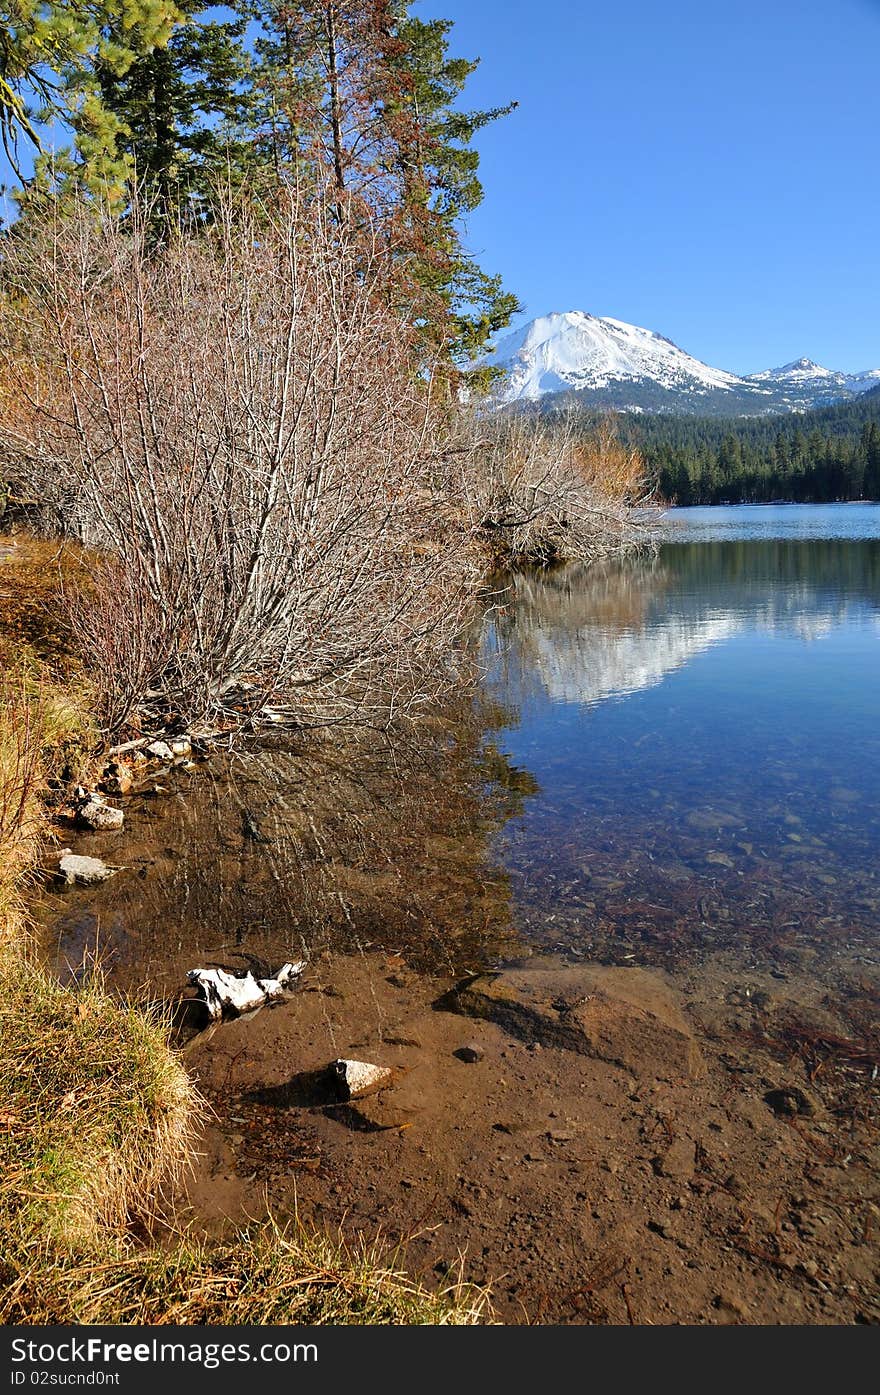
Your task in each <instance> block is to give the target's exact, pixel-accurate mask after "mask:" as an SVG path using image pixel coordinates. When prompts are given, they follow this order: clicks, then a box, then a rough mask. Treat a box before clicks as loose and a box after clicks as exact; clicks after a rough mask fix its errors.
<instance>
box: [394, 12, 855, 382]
mask: <svg viewBox="0 0 880 1395" xmlns="http://www.w3.org/2000/svg"><path fill="white" fill-rule="evenodd" d="M416 13H419V14H421V15H422V16H423V17H426V18H427V17H429V16H434V15H437V16H444V17H447V18H449V19H452V20H453V21H454V26H455V27H454V30H453V34H452V44H451V47H452V49H453V51H454V52H456V53H458V54H461V55H462V56H466V57H474V56H477V55H479V56H480V57H481V58H482V62H481V64H480V67H479V69H478V70H477V72H476V73H475V74H474V76H473V77H472V78H471V79H470V82H469V84H468V89H467V94H468V97H469V103H468V104H469V105H473V106H484V105H485V106H490V105H496V104H499V103H502V102H505V101H508V100H511V99H513V98H516V99H517V100H518V101H519V103H520V106H519V108H518V110H517V111H515V112H513V113H512V114H511V115H510V116H508V117H507V118H506V119H505V120H504V121H503V122H499V123H497V124H496V125H495V126H494V127H491V128H489V129H487V130H486V131H484V132H483V133H482V135H481V136H480V137H479V145H480V150H481V154H482V159H481V165H480V169H481V175H482V177H483V183H484V186H485V193H486V197H485V201H484V203H483V205H482V206H481V208H480V209H478V210H477V212H476V213H475V214H474V215H473V216H472V218H471V221H470V226H469V236H468V242H469V245H470V247H471V248H472V249H473V250H475V251H477V252H478V253H479V255H480V258H481V260H482V262H483V264H484V265H485V266H486V268H487V270H496V271H500V272H502V273H503V275H504V278H505V281H506V282H507V283H508V284H509V285H510V287H511V288H512V289H513V290H515V291H516V292H517V293H518V294H519V296H520V298H521V299H522V300H523V301H524V302H525V305H526V309H527V312H528V316H529V318H531V317H532V316H534V315H538V314H542V313H545V312H547V311H549V310H567V309H583V310H589V311H591V312H592V313H594V314H599V315H611V316H614V317H616V318H618V319H623V320H630V321H633V322H634V323H636V324H641V325H646V326H647V327H648V328H650V329H655V330H658V331H659V332H660V333H662V334H665V335H667V336H668V337H669V338H670V339H674V340H675V341H676V343H678V344H680V345H681V347H682V348H684V349H686V350H687V351H688V352H689V353H693V354H695V355H696V356H697V357H698V358H702V359H704V360H706V361H707V362H709V363H712V364H714V365H716V366H719V367H722V368H727V369H730V370H732V371H734V372H752V371H755V370H758V369H761V368H769V367H774V366H776V365H778V364H781V363H784V362H787V361H789V360H791V359H793V358H798V357H800V356H801V355H802V354H805V355H807V356H808V357H809V358H813V359H815V360H816V361H817V362H819V363H824V364H826V365H827V366H829V367H832V368H843V369H846V370H850V371H856V370H859V369H863V368H869V367H872V368H873V367H880V0H728V3H721V0H580V3H579V2H578V0H422V3H421V4H420V5H419V7H418V9H417V11H416Z"/></svg>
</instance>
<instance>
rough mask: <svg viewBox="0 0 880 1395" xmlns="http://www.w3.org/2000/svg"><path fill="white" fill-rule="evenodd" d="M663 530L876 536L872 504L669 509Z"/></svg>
mask: <svg viewBox="0 0 880 1395" xmlns="http://www.w3.org/2000/svg"><path fill="white" fill-rule="evenodd" d="M663 530H664V533H665V534H666V535H667V536H668V537H669V538H670V540H674V539H676V538H678V537H679V535H681V536H682V537H683V538H684V539H686V541H688V542H723V541H726V540H731V541H736V540H743V539H762V538H764V539H767V540H772V539H785V538H791V539H796V538H817V539H831V538H840V539H848V540H850V541H856V540H858V539H869V538H880V509H878V508H877V506H876V505H875V504H738V505H737V506H736V507H735V508H726V507H717V508H705V507H702V508H693V509H670V510H669V512H668V513H667V514H666V515H665V516H664V520H663Z"/></svg>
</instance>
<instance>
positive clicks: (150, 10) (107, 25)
mask: <svg viewBox="0 0 880 1395" xmlns="http://www.w3.org/2000/svg"><path fill="white" fill-rule="evenodd" d="M179 18H180V11H179V9H178V7H177V5H176V4H175V3H174V0H7V3H6V4H4V5H3V6H2V9H0V139H2V142H3V146H4V149H5V151H6V154H7V157H8V159H9V161H10V164H11V165H12V168H13V170H15V172H16V173H18V174H20V171H19V149H18V142H19V137H20V136H21V135H24V136H26V137H27V139H28V140H29V141H30V143H31V144H32V146H33V147H34V148H35V149H36V150H39V149H40V140H39V136H38V134H37V129H36V128H37V126H38V125H39V123H40V122H41V121H50V120H53V119H56V118H60V119H61V121H62V122H64V123H66V124H67V125H68V126H70V127H72V129H73V130H74V131H75V133H76V136H77V143H78V146H79V148H80V152H81V154H82V155H83V157H84V161H85V169H84V174H85V176H86V178H90V179H94V181H95V183H96V186H97V185H100V186H101V187H102V188H105V189H107V188H110V189H114V188H115V189H118V188H119V187H120V181H121V177H122V174H123V170H122V167H121V165H120V162H119V159H118V155H117V151H116V144H115V142H116V137H117V135H118V134H119V122H118V120H117V118H116V117H115V115H114V114H113V113H112V112H111V111H110V110H108V108H107V107H105V106H104V104H103V103H102V101H101V96H100V91H99V86H98V83H97V80H96V69H97V67H98V66H99V65H100V66H101V67H103V68H104V69H106V70H107V71H108V72H113V73H115V74H119V75H121V74H123V73H125V72H126V71H127V70H128V69H129V68H130V66H131V64H132V62H133V61H135V60H136V58H137V57H138V55H139V54H142V53H147V52H149V51H150V50H152V49H155V48H161V46H162V45H163V44H164V43H167V41H168V39H169V37H170V34H171V32H172V30H173V27H174V25H175V23H176V22H177V21H178V20H179Z"/></svg>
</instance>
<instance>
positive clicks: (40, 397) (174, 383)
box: [0, 190, 472, 728]
mask: <svg viewBox="0 0 880 1395" xmlns="http://www.w3.org/2000/svg"><path fill="white" fill-rule="evenodd" d="M148 212H149V210H147V209H145V208H143V207H141V206H138V205H137V204H136V206H135V208H134V209H133V210H132V211H131V213H130V216H128V217H127V219H126V220H125V221H124V222H123V221H121V220H119V219H118V218H114V217H111V216H109V215H100V214H97V213H96V212H95V211H94V210H93V209H90V208H88V207H80V208H77V209H73V210H70V209H65V208H62V207H61V206H58V205H56V206H53V207H50V208H48V209H47V212H46V215H45V221H44V222H43V223H42V224H41V225H36V224H35V223H34V222H33V220H29V221H28V226H27V227H26V228H23V229H22V230H21V231H20V233H19V234H18V235H17V236H15V237H13V238H11V239H9V246H8V249H7V252H6V256H5V262H4V268H3V271H4V277H5V292H6V294H5V306H4V315H3V325H2V330H0V339H2V342H0V354H2V364H3V372H4V374H5V375H7V378H8V380H9V381H14V382H15V384H16V392H15V394H12V395H11V394H9V393H6V394H4V396H3V397H2V398H0V450H5V451H8V452H9V453H14V454H15V457H16V459H17V460H18V461H19V462H22V461H24V462H25V467H26V472H27V476H28V478H27V485H28V487H29V489H30V490H31V492H32V493H34V494H35V495H38V496H39V497H40V498H41V499H43V500H44V501H45V502H46V505H47V506H48V507H49V508H51V510H52V511H53V513H54V516H55V520H56V525H57V526H58V527H60V528H63V529H64V530H65V531H67V532H71V533H73V534H75V535H76V536H77V537H79V538H80V539H81V540H82V541H83V542H85V543H87V544H89V545H90V546H92V547H94V548H97V549H99V550H100V551H101V552H102V553H103V554H104V555H105V556H106V558H107V559H108V562H107V565H102V566H101V567H100V569H99V571H100V574H99V575H98V576H97V577H96V579H95V583H96V584H95V593H96V594H97V597H98V599H97V601H96V598H95V594H93V595H91V596H90V597H89V598H88V599H87V602H86V604H85V606H84V607H80V610H79V618H78V621H77V629H78V633H79V635H80V637H81V640H82V642H83V644H84V647H85V651H86V654H87V657H88V658H89V660H90V666H91V668H92V670H93V672H94V675H95V678H96V680H97V681H99V683H100V685H101V687H102V689H103V692H104V694H105V708H106V710H105V714H104V716H105V723H106V725H107V726H109V727H111V728H118V727H119V726H120V725H121V723H122V722H123V721H124V720H125V719H126V718H127V717H128V716H129V715H130V713H131V708H132V707H133V706H135V705H139V706H140V707H141V708H142V709H143V707H144V706H145V704H146V706H147V708H149V707H150V705H152V707H153V709H154V710H155V712H156V713H161V714H162V716H163V717H164V718H167V717H168V715H169V714H174V715H176V716H178V717H180V718H181V719H184V720H186V721H195V720H198V719H204V720H207V721H210V722H216V721H218V720H220V721H235V722H242V721H247V720H253V719H254V718H255V716H256V715H257V714H258V713H259V712H261V711H263V710H264V709H265V707H266V704H274V705H275V707H276V708H279V709H282V711H283V715H285V716H287V717H290V718H291V719H293V720H296V721H298V722H300V723H303V724H309V723H323V722H335V721H340V720H348V721H359V722H365V723H386V722H387V721H388V719H389V717H390V716H391V715H393V714H394V713H395V712H398V711H403V710H407V711H408V710H411V709H412V708H413V706H418V705H419V704H420V703H421V702H423V701H425V700H427V699H429V698H431V697H433V696H435V695H436V693H437V692H438V691H439V689H441V688H442V687H443V686H444V685H445V684H448V683H449V682H450V681H451V679H452V676H453V675H452V668H451V664H450V662H449V656H450V654H451V653H452V650H453V645H454V641H455V638H456V636H457V634H458V633H459V630H460V628H461V626H462V623H463V620H464V617H465V612H466V609H467V605H468V601H469V596H470V592H471V590H472V577H471V575H470V574H469V563H468V548H467V538H466V536H465V535H464V534H463V533H462V532H461V531H459V532H458V534H456V535H455V536H453V535H452V534H451V533H450V531H449V530H448V528H446V527H445V525H444V524H443V522H442V519H443V514H442V510H439V509H438V508H437V506H436V501H435V498H434V492H433V490H432V487H431V476H430V472H429V466H428V463H426V462H428V461H429V459H430V456H431V451H430V449H429V446H428V442H429V440H430V437H431V432H432V413H433V409H432V399H431V392H430V383H429V381H428V380H427V377H426V375H425V374H419V373H417V372H415V371H414V366H413V364H414V358H413V352H412V349H413V337H412V334H411V333H410V332H409V331H408V330H407V328H406V327H405V325H404V324H402V323H401V320H400V318H399V316H398V315H396V314H395V313H394V312H393V311H392V309H391V308H390V307H391V305H392V304H393V302H394V293H393V284H392V282H391V278H392V276H393V269H392V266H391V262H390V260H389V258H388V255H387V253H386V252H383V251H382V250H381V249H380V248H379V247H378V246H377V245H375V244H373V243H371V241H370V236H369V230H368V229H367V230H366V231H364V230H363V229H361V230H360V231H358V232H353V231H351V230H350V227H353V226H354V220H350V227H349V226H348V225H345V224H343V225H339V224H338V223H336V222H335V221H334V218H333V216H332V214H330V213H328V212H327V210H326V209H325V208H324V207H323V206H322V205H321V203H320V201H318V200H315V201H313V202H307V201H305V200H304V199H302V198H300V197H299V196H298V195H297V193H296V192H295V191H292V190H279V191H277V196H276V199H275V203H274V205H273V206H272V207H271V208H268V207H265V206H259V207H257V206H254V205H253V204H251V205H244V204H242V203H238V204H235V203H233V202H232V201H230V200H228V199H224V198H221V199H220V200H219V201H218V205H217V208H216V219H215V221H214V223H213V224H212V225H211V226H210V227H206V228H202V229H199V230H197V231H196V232H195V233H194V232H193V231H192V230H191V229H190V230H188V231H185V230H181V231H180V232H178V234H177V235H175V236H173V237H170V238H169V240H168V241H167V243H166V244H165V245H163V246H162V247H160V248H155V247H151V245H150V241H149V235H148V227H149V217H148ZM10 398H12V399H13V400H14V403H15V410H14V411H7V410H6V403H7V402H8V401H9V400H10ZM20 468H22V467H21V465H20ZM96 606H97V608H96ZM276 715H277V714H276Z"/></svg>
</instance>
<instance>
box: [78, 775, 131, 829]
mask: <svg viewBox="0 0 880 1395" xmlns="http://www.w3.org/2000/svg"><path fill="white" fill-rule="evenodd" d="M74 808H75V815H76V821H77V823H78V824H79V825H80V826H81V827H82V828H90V829H92V830H93V831H94V832H96V833H108V832H112V831H113V830H115V829H118V828H121V827H122V825H123V823H124V822H125V815H124V814H123V812H122V810H121V809H116V808H114V807H113V805H112V804H107V803H106V802H105V800H104V796H103V795H101V794H99V793H98V792H97V790H92V791H89V790H85V789H83V787H82V785H80V786H79V787H78V788H77V791H76V797H75V805H74Z"/></svg>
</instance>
